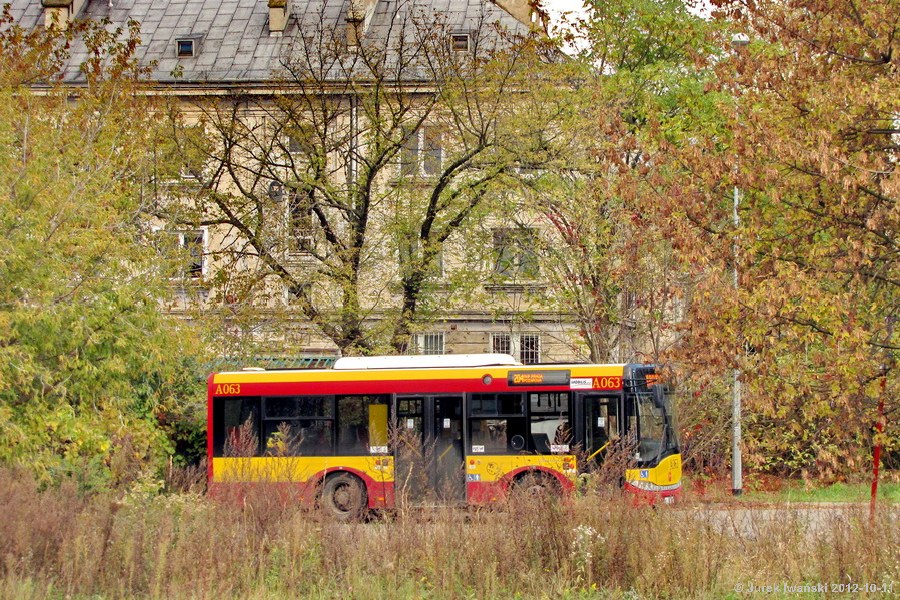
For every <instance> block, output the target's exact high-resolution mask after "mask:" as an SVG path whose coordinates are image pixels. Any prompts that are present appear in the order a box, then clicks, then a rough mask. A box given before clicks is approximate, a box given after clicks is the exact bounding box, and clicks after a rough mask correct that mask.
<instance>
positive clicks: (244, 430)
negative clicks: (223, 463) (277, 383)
mask: <svg viewBox="0 0 900 600" xmlns="http://www.w3.org/2000/svg"><path fill="white" fill-rule="evenodd" d="M213 402H214V404H213V455H214V456H258V455H259V453H260V448H259V427H260V418H259V398H215V399H214V401H213Z"/></svg>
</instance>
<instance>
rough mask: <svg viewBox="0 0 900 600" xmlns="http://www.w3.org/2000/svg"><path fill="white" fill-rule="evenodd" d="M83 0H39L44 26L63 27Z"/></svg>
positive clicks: (78, 8) (77, 10)
mask: <svg viewBox="0 0 900 600" xmlns="http://www.w3.org/2000/svg"><path fill="white" fill-rule="evenodd" d="M84 3H85V0H41V6H43V7H44V26H45V27H47V28H48V29H49V28H50V27H57V28H58V29H65V28H67V27H68V26H69V23H70V22H71V21H72V19H74V18H75V16H76V15H77V14H78V12H79V11H80V10H81V7H82V6H84Z"/></svg>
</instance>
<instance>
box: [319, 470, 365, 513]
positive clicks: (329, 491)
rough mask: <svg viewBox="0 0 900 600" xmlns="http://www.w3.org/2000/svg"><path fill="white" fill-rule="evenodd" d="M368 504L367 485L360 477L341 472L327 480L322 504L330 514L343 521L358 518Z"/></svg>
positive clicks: (323, 488) (323, 487)
mask: <svg viewBox="0 0 900 600" xmlns="http://www.w3.org/2000/svg"><path fill="white" fill-rule="evenodd" d="M367 505H368V498H367V497H366V486H365V485H364V484H363V482H362V481H361V480H360V479H359V477H356V476H355V475H350V474H349V473H341V474H339V475H333V476H331V477H329V478H328V479H326V480H325V484H324V485H323V486H322V498H321V506H322V508H323V509H324V511H325V513H326V514H328V515H329V516H331V517H333V518H336V519H339V520H341V521H349V520H351V519H358V518H359V517H361V516H362V515H363V514H364V513H365V511H366V506H367Z"/></svg>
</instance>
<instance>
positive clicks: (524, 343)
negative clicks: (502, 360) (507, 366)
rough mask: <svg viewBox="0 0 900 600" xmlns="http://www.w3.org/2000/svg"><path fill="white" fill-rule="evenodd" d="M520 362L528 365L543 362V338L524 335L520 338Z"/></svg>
mask: <svg viewBox="0 0 900 600" xmlns="http://www.w3.org/2000/svg"><path fill="white" fill-rule="evenodd" d="M519 360H521V361H522V363H523V364H526V365H534V364H537V363H539V362H541V336H539V335H534V334H522V335H521V336H520V337H519Z"/></svg>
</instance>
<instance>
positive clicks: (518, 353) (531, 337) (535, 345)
mask: <svg viewBox="0 0 900 600" xmlns="http://www.w3.org/2000/svg"><path fill="white" fill-rule="evenodd" d="M491 352H494V353H497V354H509V355H511V356H512V357H513V358H516V359H517V360H518V361H519V362H521V363H522V364H525V365H534V364H538V363H540V362H541V336H540V335H539V334H536V333H493V334H491Z"/></svg>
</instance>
